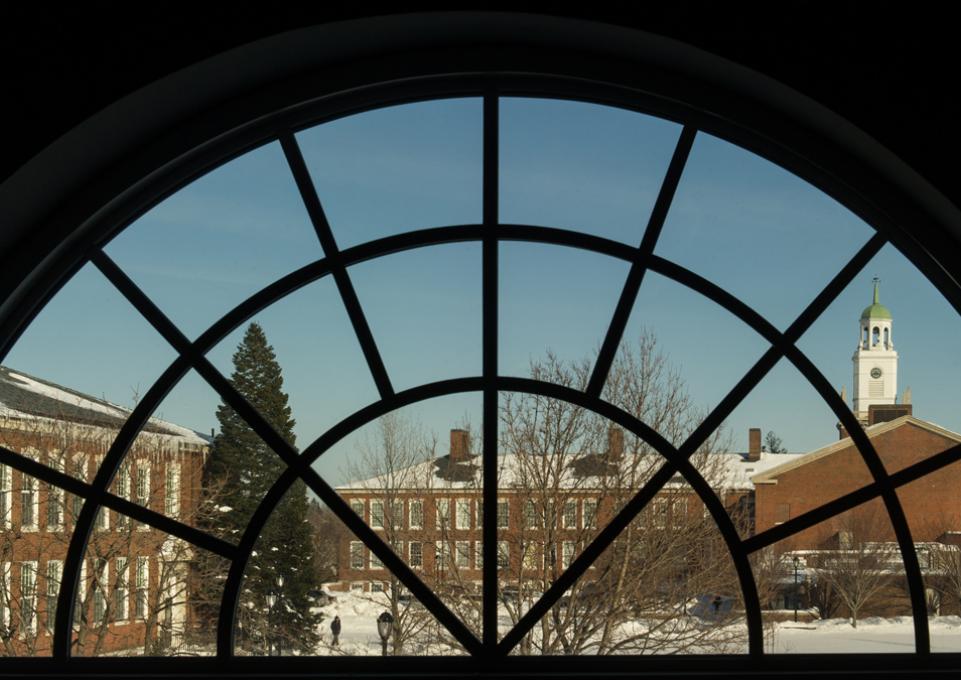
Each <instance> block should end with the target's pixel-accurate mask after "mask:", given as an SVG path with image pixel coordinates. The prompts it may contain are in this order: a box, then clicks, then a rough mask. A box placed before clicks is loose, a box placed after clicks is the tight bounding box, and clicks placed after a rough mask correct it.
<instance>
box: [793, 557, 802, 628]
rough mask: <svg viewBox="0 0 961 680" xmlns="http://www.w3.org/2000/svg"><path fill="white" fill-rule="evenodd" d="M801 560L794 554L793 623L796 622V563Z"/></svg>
mask: <svg viewBox="0 0 961 680" xmlns="http://www.w3.org/2000/svg"><path fill="white" fill-rule="evenodd" d="M800 561H801V560H799V559H798V557H797V555H795V556H794V623H797V604H798V584H797V568H798V563H799V562H800Z"/></svg>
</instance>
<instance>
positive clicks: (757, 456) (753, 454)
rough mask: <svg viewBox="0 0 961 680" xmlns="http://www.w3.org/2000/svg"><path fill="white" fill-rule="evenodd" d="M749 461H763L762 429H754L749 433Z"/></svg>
mask: <svg viewBox="0 0 961 680" xmlns="http://www.w3.org/2000/svg"><path fill="white" fill-rule="evenodd" d="M747 459H748V460H761V428H759V427H752V428H751V429H750V430H748V431H747Z"/></svg>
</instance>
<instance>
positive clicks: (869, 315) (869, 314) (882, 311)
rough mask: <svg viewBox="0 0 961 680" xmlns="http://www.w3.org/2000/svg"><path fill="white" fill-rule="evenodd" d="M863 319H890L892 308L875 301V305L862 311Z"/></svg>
mask: <svg viewBox="0 0 961 680" xmlns="http://www.w3.org/2000/svg"><path fill="white" fill-rule="evenodd" d="M861 318H862V319H890V318H891V310H889V309H888V308H887V307H885V306H884V305H882V304H880V303H877V302H875V303H874V304H873V305H870V306H868V307H865V308H864V311H863V312H861Z"/></svg>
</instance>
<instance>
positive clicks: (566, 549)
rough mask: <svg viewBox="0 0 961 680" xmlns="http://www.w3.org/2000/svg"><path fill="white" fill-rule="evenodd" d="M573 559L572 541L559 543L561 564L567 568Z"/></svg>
mask: <svg viewBox="0 0 961 680" xmlns="http://www.w3.org/2000/svg"><path fill="white" fill-rule="evenodd" d="M573 561H574V541H564V542H563V543H561V566H562V567H563V568H564V569H567V568H568V567H569V566H571V562H573Z"/></svg>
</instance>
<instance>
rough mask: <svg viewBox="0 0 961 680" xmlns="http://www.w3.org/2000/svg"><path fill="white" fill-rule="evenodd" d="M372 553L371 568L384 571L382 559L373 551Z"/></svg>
mask: <svg viewBox="0 0 961 680" xmlns="http://www.w3.org/2000/svg"><path fill="white" fill-rule="evenodd" d="M369 552H370V568H371V569H383V568H384V563H383V562H381V561H380V558H379V557H377V555H376V554H375V553H374V551H373V550H371V551H369Z"/></svg>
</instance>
